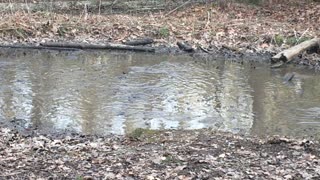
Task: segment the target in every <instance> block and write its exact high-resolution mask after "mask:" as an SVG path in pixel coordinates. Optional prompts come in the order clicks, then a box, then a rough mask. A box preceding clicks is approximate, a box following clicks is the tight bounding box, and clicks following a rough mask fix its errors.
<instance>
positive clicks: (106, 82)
mask: <svg viewBox="0 0 320 180" xmlns="http://www.w3.org/2000/svg"><path fill="white" fill-rule="evenodd" d="M1 54H2V55H1V56H0V107H1V109H0V121H3V122H9V121H10V122H15V123H19V125H20V126H22V127H26V128H29V127H32V128H38V129H41V130H44V131H46V130H50V129H56V130H64V129H70V130H75V131H78V132H83V133H87V134H96V133H97V134H108V133H115V134H125V133H127V132H130V131H132V130H133V129H135V128H138V127H141V128H151V129H171V128H173V129H199V128H209V127H210V128H213V129H219V130H223V131H231V132H235V133H238V132H239V133H244V134H250V133H252V134H256V135H271V134H281V135H295V136H303V135H312V136H317V137H320V135H319V133H318V132H320V131H319V130H320V98H319V94H320V83H319V81H320V78H319V75H317V74H315V73H310V72H304V71H303V70H297V69H295V70H294V71H295V73H296V75H295V78H294V79H293V82H290V83H285V82H283V76H284V75H285V73H286V72H291V71H293V70H292V69H289V68H287V69H280V70H270V69H269V68H268V67H267V66H265V65H255V66H256V68H254V67H253V65H251V64H238V63H232V62H227V61H222V60H216V61H213V60H203V59H193V58H191V57H187V56H179V57H177V56H159V55H145V54H125V53H110V52H105V53H103V52H62V53H58V52H39V51H33V52H28V53H26V52H23V51H15V52H2V53H1ZM13 54H15V55H13Z"/></svg>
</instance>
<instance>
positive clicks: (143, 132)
mask: <svg viewBox="0 0 320 180" xmlns="http://www.w3.org/2000/svg"><path fill="white" fill-rule="evenodd" d="M158 132H159V131H157V130H151V129H143V128H137V129H135V130H133V131H132V132H131V133H129V134H127V136H128V137H129V138H131V139H142V138H144V139H146V140H147V141H149V140H152V141H154V138H152V137H151V136H152V135H155V134H157V133H158Z"/></svg>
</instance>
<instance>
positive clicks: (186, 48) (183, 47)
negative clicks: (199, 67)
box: [177, 42, 194, 52]
mask: <svg viewBox="0 0 320 180" xmlns="http://www.w3.org/2000/svg"><path fill="white" fill-rule="evenodd" d="M177 45H178V47H179V49H181V50H182V51H185V52H194V49H193V47H192V46H191V45H189V44H187V43H183V42H177Z"/></svg>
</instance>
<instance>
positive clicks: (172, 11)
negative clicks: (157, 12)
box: [164, 0, 191, 16]
mask: <svg viewBox="0 0 320 180" xmlns="http://www.w3.org/2000/svg"><path fill="white" fill-rule="evenodd" d="M190 2H191V0H189V1H187V2H185V3H183V4H181V5H180V6H178V7H176V8H174V9H173V10H171V11H170V12H168V13H167V14H166V15H164V16H169V15H170V14H172V13H174V12H175V11H176V10H178V9H180V8H182V7H183V6H185V5H187V4H189V3H190Z"/></svg>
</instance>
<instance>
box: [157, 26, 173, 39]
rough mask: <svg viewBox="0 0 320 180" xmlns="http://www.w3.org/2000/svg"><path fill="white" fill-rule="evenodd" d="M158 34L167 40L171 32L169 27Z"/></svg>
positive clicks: (161, 29) (162, 28)
mask: <svg viewBox="0 0 320 180" xmlns="http://www.w3.org/2000/svg"><path fill="white" fill-rule="evenodd" d="M158 34H159V36H160V37H162V38H166V37H169V35H170V31H169V29H168V28H167V27H161V28H160V29H159V31H158Z"/></svg>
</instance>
